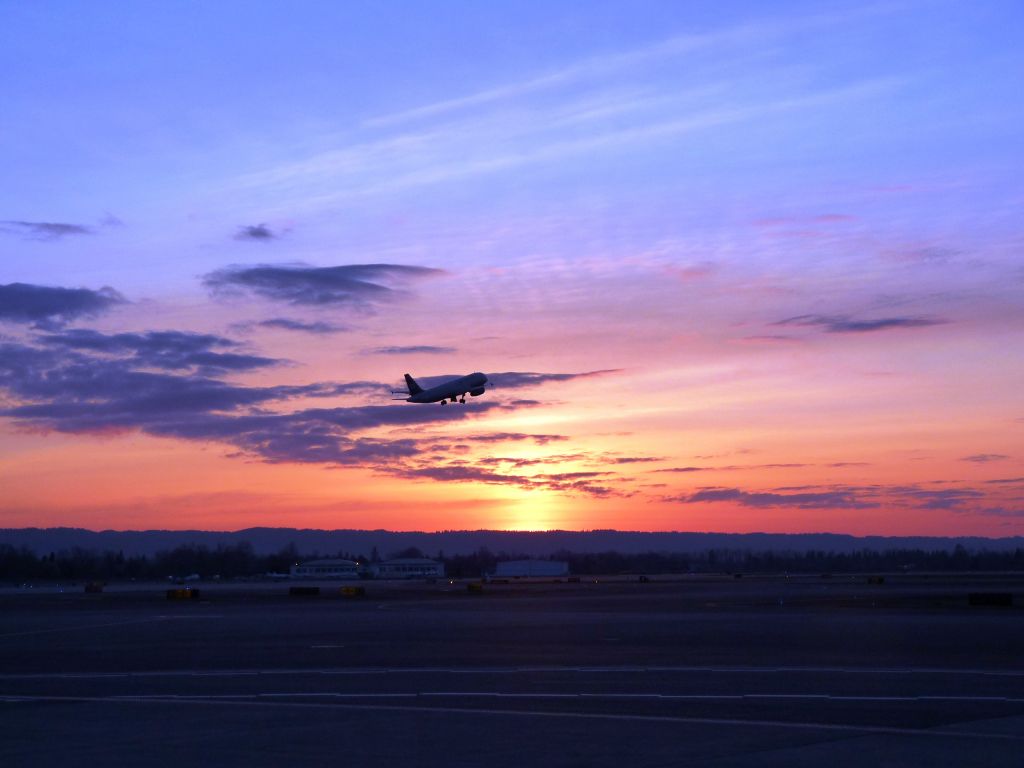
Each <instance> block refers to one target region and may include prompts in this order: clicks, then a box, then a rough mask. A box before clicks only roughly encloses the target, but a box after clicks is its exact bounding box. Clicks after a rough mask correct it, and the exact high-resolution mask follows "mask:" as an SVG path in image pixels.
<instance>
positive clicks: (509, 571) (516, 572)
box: [494, 560, 569, 579]
mask: <svg viewBox="0 0 1024 768" xmlns="http://www.w3.org/2000/svg"><path fill="white" fill-rule="evenodd" d="M568 575H569V564H568V563H566V562H564V561H562V560H506V561H504V562H501V563H498V566H497V568H496V569H495V571H494V577H495V578H497V579H518V578H521V577H525V576H544V577H547V578H554V577H557V576H568Z"/></svg>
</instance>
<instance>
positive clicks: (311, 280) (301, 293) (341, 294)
mask: <svg viewBox="0 0 1024 768" xmlns="http://www.w3.org/2000/svg"><path fill="white" fill-rule="evenodd" d="M442 274H444V271H443V270H440V269H432V268H430V267H417V266H408V265H404V264H346V265H341V266H335V267H313V266H309V265H307V264H258V265H255V266H246V265H237V264H236V265H232V266H229V267H224V268H223V269H218V270H215V271H214V272H210V273H209V274H207V275H206V276H205V277H204V278H203V284H204V285H205V286H206V287H207V288H209V289H210V291H211V292H212V293H213V294H214V295H228V296H230V295H247V294H248V295H255V296H259V297H261V298H264V299H269V300H271V301H279V302H283V303H286V304H292V305H297V306H312V307H342V308H344V307H355V308H361V309H370V308H373V307H375V306H377V305H379V304H382V303H386V302H390V301H394V300H396V299H398V298H400V297H402V296H403V295H404V293H403V291H402V290H401V286H403V285H404V284H406V283H408V282H409V281H411V280H415V279H422V278H425V277H435V276H438V275H442Z"/></svg>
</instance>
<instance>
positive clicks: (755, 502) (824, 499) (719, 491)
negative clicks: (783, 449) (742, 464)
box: [668, 488, 880, 509]
mask: <svg viewBox="0 0 1024 768" xmlns="http://www.w3.org/2000/svg"><path fill="white" fill-rule="evenodd" d="M668 501H677V502H680V503H682V504H698V503H701V502H721V501H726V502H733V503H735V504H739V505H740V506H744V507H768V508H776V507H790V508H799V509H872V508H876V507H878V506H880V504H879V503H878V502H877V501H870V500H866V499H861V498H858V496H857V495H856V493H855V492H854V491H853V490H849V489H842V490H830V491H817V492H798V493H776V492H769V491H744V490H742V489H740V488H704V489H701V490H698V491H696V492H694V493H691V494H686V495H683V496H676V497H674V498H671V499H668Z"/></svg>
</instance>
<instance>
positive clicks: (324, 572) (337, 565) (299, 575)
mask: <svg viewBox="0 0 1024 768" xmlns="http://www.w3.org/2000/svg"><path fill="white" fill-rule="evenodd" d="M291 577H292V578H293V579H358V578H359V564H358V563H355V562H353V561H352V560H338V559H327V560H310V561H309V562H307V563H296V564H295V565H293V566H292V567H291Z"/></svg>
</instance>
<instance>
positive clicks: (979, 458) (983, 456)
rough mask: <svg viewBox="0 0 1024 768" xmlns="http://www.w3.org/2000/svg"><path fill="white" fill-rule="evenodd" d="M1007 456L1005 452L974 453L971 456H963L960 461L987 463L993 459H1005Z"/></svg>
mask: <svg viewBox="0 0 1024 768" xmlns="http://www.w3.org/2000/svg"><path fill="white" fill-rule="evenodd" d="M1009 458H1010V457H1009V456H1007V455H1006V454H1005V453H975V454H973V455H971V456H964V457H963V458H961V459H960V461H970V462H973V463H974V464H989V463H991V462H993V461H1006V460H1007V459H1009Z"/></svg>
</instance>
